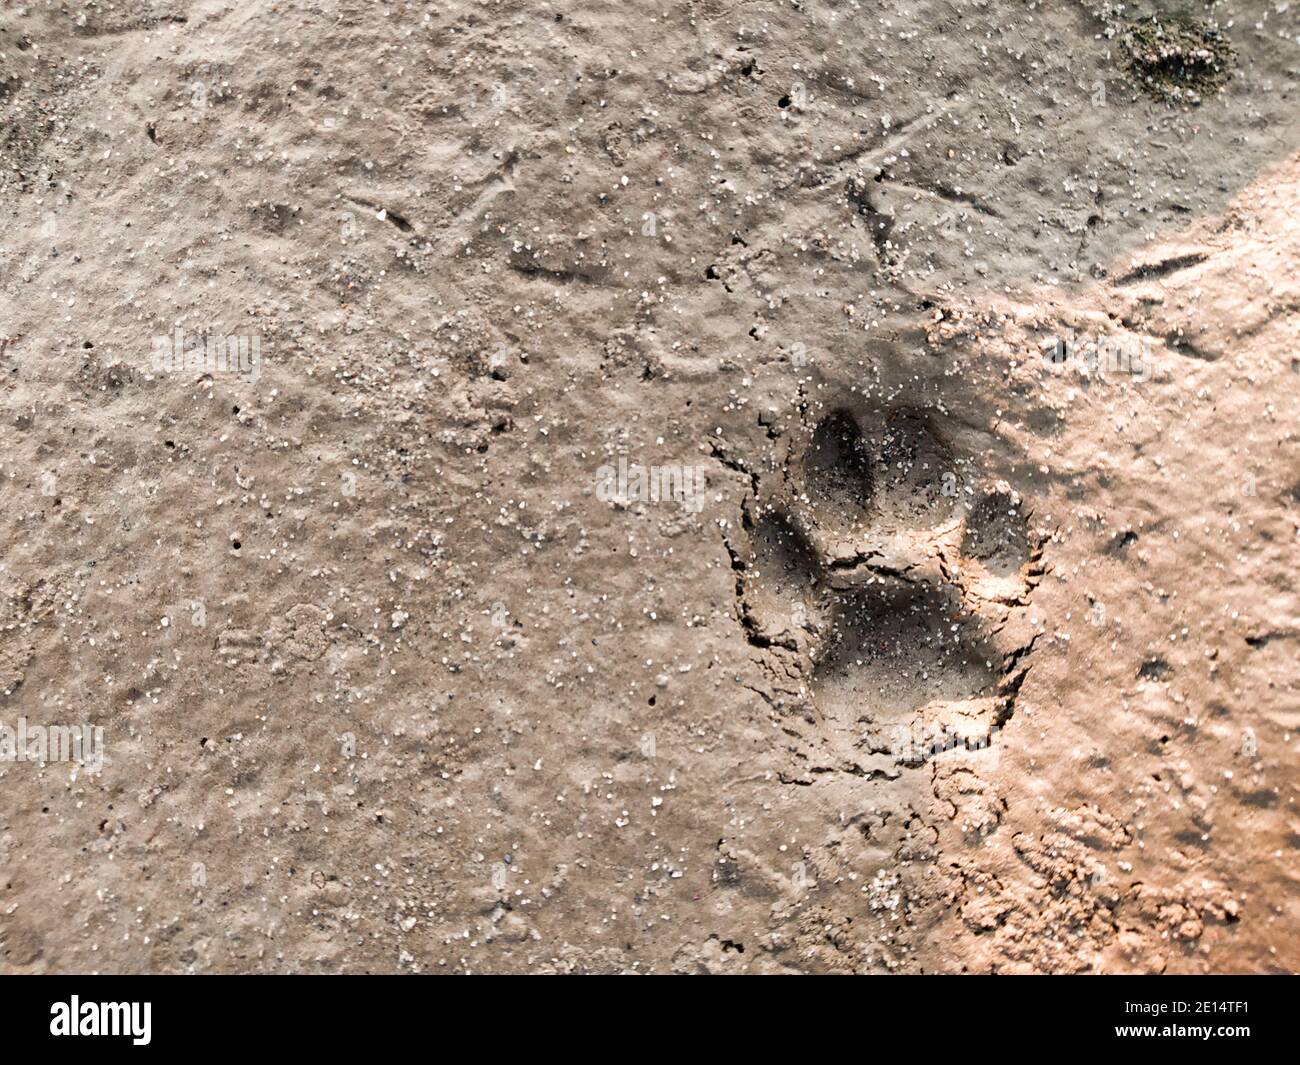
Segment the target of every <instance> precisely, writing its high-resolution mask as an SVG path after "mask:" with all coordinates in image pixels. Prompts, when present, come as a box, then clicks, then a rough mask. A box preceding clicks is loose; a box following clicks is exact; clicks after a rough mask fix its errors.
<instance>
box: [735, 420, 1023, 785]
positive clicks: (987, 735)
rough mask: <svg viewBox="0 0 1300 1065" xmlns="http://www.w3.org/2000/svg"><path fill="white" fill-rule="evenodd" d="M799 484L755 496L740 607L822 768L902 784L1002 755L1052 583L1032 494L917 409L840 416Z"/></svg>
mask: <svg viewBox="0 0 1300 1065" xmlns="http://www.w3.org/2000/svg"><path fill="white" fill-rule="evenodd" d="M783 472H784V478H783V481H782V484H781V486H780V488H777V489H774V490H770V491H764V492H760V493H758V494H755V495H754V496H752V497H751V498H750V499H749V500H748V501H747V505H746V510H745V515H744V518H745V521H744V525H745V528H746V531H747V533H748V537H749V551H748V553H747V556H746V555H745V554H744V553H743V552H742V553H738V555H737V557H736V560H735V563H736V566H735V568H736V569H737V572H738V580H737V590H738V598H739V611H740V617H741V622H742V625H743V626H744V629H745V632H746V636H747V638H748V639H749V641H750V643H751V644H753V645H754V646H756V647H759V648H762V649H763V650H764V652H765V654H764V655H763V658H762V665H763V667H764V669H765V671H766V673H767V675H768V678H767V679H768V685H767V686H768V688H769V691H768V692H765V693H764V695H765V697H766V698H768V699H769V701H770V702H771V703H772V704H773V705H774V706H776V707H778V708H779V709H783V710H790V711H795V712H799V713H800V714H801V716H802V717H803V719H804V722H805V724H806V725H808V726H811V732H812V735H811V736H809V735H808V734H807V730H800V729H798V728H796V729H795V730H794V731H796V732H797V733H798V734H799V735H802V736H803V737H804V738H805V739H808V740H809V741H810V747H811V750H810V753H809V757H810V758H812V759H814V760H815V761H814V766H813V768H814V769H817V767H818V766H819V765H820V767H821V768H822V769H845V770H848V771H851V772H856V773H859V774H861V775H867V776H875V775H882V776H888V777H891V778H893V777H896V776H897V775H898V773H899V772H900V771H901V769H902V768H904V767H908V766H918V765H922V764H924V763H925V762H927V761H928V760H930V758H932V757H933V756H934V755H935V754H937V753H940V752H942V751H944V750H950V749H952V748H954V747H964V748H967V749H982V748H986V747H987V746H988V745H990V744H991V743H996V734H997V732H998V731H999V730H1000V729H1001V727H1002V726H1003V725H1004V724H1005V722H1006V721H1007V720H1008V719H1009V718H1010V717H1011V715H1012V713H1013V712H1014V708H1015V697H1016V693H1017V691H1018V690H1019V687H1020V684H1021V682H1022V681H1023V679H1024V675H1025V671H1026V667H1024V666H1023V665H1022V664H1021V661H1020V660H1021V659H1022V658H1023V656H1024V653H1025V651H1027V649H1028V646H1029V645H1030V644H1031V643H1032V640H1029V641H1028V642H1025V641H1022V642H1021V643H1020V645H1019V646H1014V640H1012V639H1011V638H1009V637H1006V636H1005V635H1004V630H1005V629H1006V627H1007V622H1008V619H1009V618H1010V617H1011V616H1012V614H1013V612H1014V611H1015V610H1016V608H1017V607H1022V606H1025V605H1026V604H1027V602H1028V597H1029V594H1030V592H1031V590H1032V588H1033V587H1034V585H1035V584H1036V583H1037V580H1038V578H1039V576H1040V575H1041V569H1040V568H1039V566H1038V559H1039V554H1040V547H1041V545H1040V544H1037V543H1035V542H1033V540H1032V538H1031V535H1030V532H1029V525H1028V519H1027V514H1026V512H1025V509H1024V507H1023V505H1022V503H1021V501H1020V499H1019V497H1018V496H1017V495H1016V494H1015V493H1014V492H1012V491H1011V490H1010V489H1009V488H1008V487H1006V486H1005V485H1002V484H990V483H985V482H983V481H982V480H981V479H980V478H978V477H977V476H976V475H975V474H974V473H973V463H972V462H971V461H970V460H969V459H965V460H963V459H962V457H961V456H958V455H955V454H954V453H953V450H952V449H951V448H950V446H949V445H948V443H946V442H945V439H944V437H943V436H942V435H941V434H940V433H939V431H938V430H937V429H936V425H935V420H934V418H933V416H932V415H930V414H928V413H926V412H921V411H915V410H908V409H893V410H887V411H882V412H879V413H876V414H873V415H872V416H871V417H870V419H869V420H865V421H864V422H859V420H858V418H857V417H856V416H855V415H854V413H853V412H852V411H850V410H847V409H840V410H834V411H831V412H830V413H828V414H826V415H825V416H824V417H822V418H821V420H820V421H818V422H817V423H816V425H815V426H814V427H812V429H811V432H808V431H805V433H804V439H803V440H802V441H801V442H800V443H796V444H795V445H793V446H792V449H791V453H790V457H789V459H788V460H787V462H786V464H785V468H784V471H783ZM825 759H829V760H830V761H829V763H827V762H825V761H824V760H825ZM817 760H822V761H817Z"/></svg>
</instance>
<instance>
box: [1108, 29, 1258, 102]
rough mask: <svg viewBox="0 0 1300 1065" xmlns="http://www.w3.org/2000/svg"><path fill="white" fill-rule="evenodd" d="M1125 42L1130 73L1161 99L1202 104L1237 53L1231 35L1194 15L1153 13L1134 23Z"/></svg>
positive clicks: (1222, 79) (1225, 76)
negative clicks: (1173, 15) (1188, 16)
mask: <svg viewBox="0 0 1300 1065" xmlns="http://www.w3.org/2000/svg"><path fill="white" fill-rule="evenodd" d="M1123 42H1124V49H1125V51H1126V52H1127V53H1128V69H1129V73H1130V74H1132V75H1133V77H1134V78H1136V79H1137V81H1138V84H1140V85H1141V86H1142V87H1143V88H1144V89H1146V91H1147V92H1149V93H1151V94H1152V95H1153V96H1158V97H1160V98H1161V99H1163V100H1171V101H1180V102H1183V103H1193V104H1196V103H1200V102H1201V100H1202V99H1203V98H1204V97H1205V96H1208V95H1211V94H1212V93H1214V92H1216V91H1217V90H1218V89H1219V88H1220V87H1221V86H1222V85H1223V84H1224V83H1225V82H1226V81H1227V80H1228V76H1229V74H1230V73H1231V71H1232V65H1233V60H1234V54H1233V50H1232V45H1231V44H1230V43H1229V42H1228V39H1227V37H1225V36H1224V35H1223V33H1222V32H1221V31H1220V30H1218V29H1215V28H1212V27H1209V26H1206V25H1204V24H1203V23H1199V22H1195V21H1192V20H1190V19H1183V18H1177V17H1173V18H1171V17H1169V16H1165V15H1153V16H1152V17H1151V18H1149V19H1146V20H1144V21H1142V22H1138V23H1135V24H1134V25H1133V26H1131V27H1130V28H1129V29H1128V30H1127V31H1126V32H1125V34H1124V37H1123Z"/></svg>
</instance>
